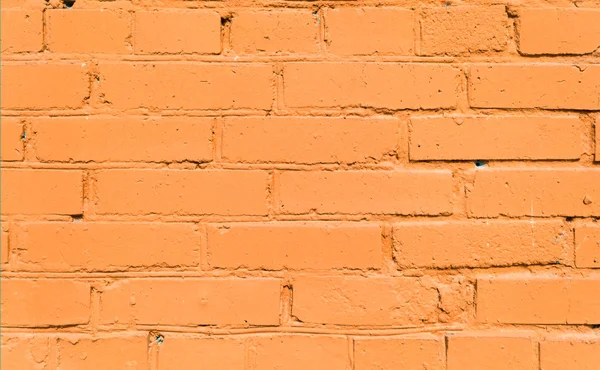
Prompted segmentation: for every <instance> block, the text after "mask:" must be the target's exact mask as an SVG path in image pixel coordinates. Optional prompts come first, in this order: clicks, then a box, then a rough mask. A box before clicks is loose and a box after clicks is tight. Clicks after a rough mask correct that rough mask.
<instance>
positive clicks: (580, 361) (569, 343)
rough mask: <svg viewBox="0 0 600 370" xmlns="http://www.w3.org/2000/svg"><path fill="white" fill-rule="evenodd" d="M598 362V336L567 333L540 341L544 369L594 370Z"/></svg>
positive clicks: (541, 362) (599, 341)
mask: <svg viewBox="0 0 600 370" xmlns="http://www.w3.org/2000/svg"><path fill="white" fill-rule="evenodd" d="M598 364H600V336H598V335H595V336H594V335H568V336H566V335H565V336H563V337H556V338H549V339H547V340H545V341H542V342H541V343H540V366H541V367H540V368H541V369H544V370H596V369H598Z"/></svg>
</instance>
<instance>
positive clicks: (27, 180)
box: [2, 169, 83, 215]
mask: <svg viewBox="0 0 600 370" xmlns="http://www.w3.org/2000/svg"><path fill="white" fill-rule="evenodd" d="M82 213H83V173H82V171H62V170H28V169H23V170H18V169H2V214H66V215H78V214H82Z"/></svg>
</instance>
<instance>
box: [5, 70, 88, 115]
mask: <svg viewBox="0 0 600 370" xmlns="http://www.w3.org/2000/svg"><path fill="white" fill-rule="evenodd" d="M46 63H47V62H43V63H39V62H31V63H27V64H15V63H2V83H1V84H0V85H1V87H2V109H50V108H57V109H79V108H81V107H83V105H84V102H85V100H86V99H87V98H88V96H89V76H88V71H87V66H86V64H85V63H83V64H82V63H68V62H62V63H54V64H46ZM57 86H60V87H61V88H60V89H57V88H56V87H57Z"/></svg>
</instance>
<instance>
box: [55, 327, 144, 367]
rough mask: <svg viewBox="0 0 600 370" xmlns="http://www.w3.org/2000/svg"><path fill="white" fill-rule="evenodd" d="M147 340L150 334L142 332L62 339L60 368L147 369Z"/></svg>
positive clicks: (59, 341)
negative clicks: (147, 335) (145, 334)
mask: <svg viewBox="0 0 600 370" xmlns="http://www.w3.org/2000/svg"><path fill="white" fill-rule="evenodd" d="M147 343H148V339H147V337H146V336H142V335H126V336H119V337H104V338H94V339H87V338H85V339H84V338H77V337H76V338H73V339H71V340H69V339H59V340H58V353H59V368H60V369H61V370H78V369H102V368H107V369H128V370H129V369H131V370H138V369H139V370H142V369H147V368H148V365H147V363H148V349H147Z"/></svg>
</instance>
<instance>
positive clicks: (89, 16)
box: [46, 9, 131, 54]
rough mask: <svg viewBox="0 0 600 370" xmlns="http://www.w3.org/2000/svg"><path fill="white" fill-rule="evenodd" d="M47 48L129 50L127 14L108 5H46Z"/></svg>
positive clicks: (91, 50)
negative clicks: (59, 6) (66, 7)
mask: <svg viewBox="0 0 600 370" xmlns="http://www.w3.org/2000/svg"><path fill="white" fill-rule="evenodd" d="M46 14H47V15H46V29H47V43H48V49H49V50H50V51H52V52H55V53H107V54H129V53H131V45H130V42H129V38H130V37H131V26H130V23H131V15H130V13H129V12H128V11H117V10H108V9H68V10H65V9H48V10H47V11H46Z"/></svg>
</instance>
